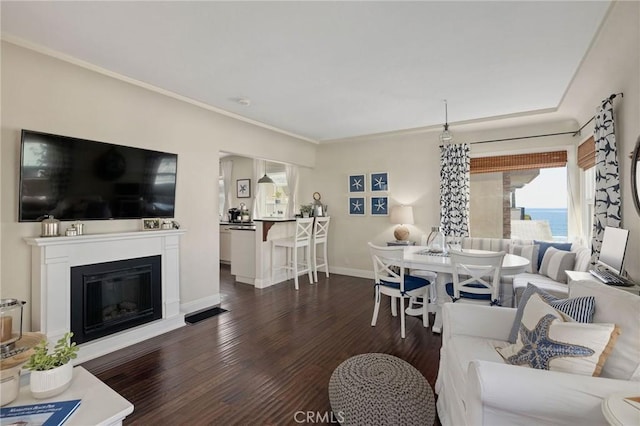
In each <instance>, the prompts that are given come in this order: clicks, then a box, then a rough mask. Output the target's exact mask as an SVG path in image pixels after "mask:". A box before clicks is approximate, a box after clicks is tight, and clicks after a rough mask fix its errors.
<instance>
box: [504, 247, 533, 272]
mask: <svg viewBox="0 0 640 426" xmlns="http://www.w3.org/2000/svg"><path fill="white" fill-rule="evenodd" d="M539 250H540V245H539V244H527V245H517V244H514V245H512V246H511V247H509V253H511V254H515V255H516V256H522V257H524V258H526V259H527V260H528V261H529V266H527V268H526V269H525V270H524V271H525V272H529V273H531V274H537V273H538V251H539Z"/></svg>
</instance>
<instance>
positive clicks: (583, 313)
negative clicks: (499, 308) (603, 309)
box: [509, 283, 596, 343]
mask: <svg viewBox="0 0 640 426" xmlns="http://www.w3.org/2000/svg"><path fill="white" fill-rule="evenodd" d="M534 294H539V295H540V297H541V298H542V300H544V301H545V302H547V303H548V304H549V305H551V306H552V307H553V308H555V309H557V310H558V311H560V312H562V313H563V314H566V315H568V316H569V317H570V318H571V319H572V320H574V321H577V322H583V323H590V322H593V314H594V313H595V311H596V299H595V297H593V296H583V297H575V298H573V299H560V298H558V297H556V296H554V295H553V294H550V293H547V292H546V291H544V290H542V289H540V288H538V287H536V286H535V285H533V284H531V283H529V284H527V288H525V289H524V292H522V297H520V302H519V303H518V310H517V311H516V317H515V320H514V321H513V326H512V327H511V333H509V342H510V343H515V342H516V340H517V338H518V330H520V322H521V321H522V314H523V312H524V307H525V306H526V305H527V302H528V301H529V298H530V297H531V296H532V295H534Z"/></svg>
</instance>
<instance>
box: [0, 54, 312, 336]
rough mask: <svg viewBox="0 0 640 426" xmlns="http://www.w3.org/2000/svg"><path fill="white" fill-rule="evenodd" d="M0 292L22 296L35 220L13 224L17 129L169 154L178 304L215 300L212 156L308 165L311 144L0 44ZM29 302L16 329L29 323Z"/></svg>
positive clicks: (100, 225) (135, 224) (127, 223)
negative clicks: (178, 230)
mask: <svg viewBox="0 0 640 426" xmlns="http://www.w3.org/2000/svg"><path fill="white" fill-rule="evenodd" d="M1 59H2V63H1V66H2V69H1V72H2V75H1V77H2V104H1V107H2V111H1V112H2V116H1V117H2V128H1V137H2V146H1V150H0V152H1V157H0V164H1V167H2V169H1V171H0V176H1V181H0V182H1V187H0V196H1V200H2V203H1V206H0V221H1V228H0V235H1V237H2V238H1V240H2V241H1V244H0V246H1V253H2V258H1V260H0V261H1V262H2V263H1V266H2V269H1V271H0V280H1V281H0V283H1V285H2V287H1V291H2V297H14V298H18V299H23V300H26V301H27V302H30V300H31V297H30V261H31V255H30V251H29V249H28V246H27V245H26V244H25V243H24V241H23V240H22V238H23V237H27V236H28V237H33V236H37V235H39V233H40V224H38V223H18V222H17V210H18V209H17V204H16V203H17V199H18V174H19V173H18V164H19V159H20V155H19V147H20V130H21V129H23V128H25V129H31V130H38V131H43V132H49V133H54V134H60V135H67V136H74V137H80V138H85V139H91V140H97V141H104V142H111V143H116V144H121V145H129V146H136V147H141V148H151V149H156V150H161V151H168V152H175V153H177V154H178V180H177V191H176V192H177V194H176V195H177V199H176V203H177V204H176V219H177V220H178V221H179V222H180V223H181V224H182V226H183V227H184V228H186V229H187V233H186V235H185V236H184V238H183V240H182V243H181V263H180V266H181V282H182V285H181V294H180V297H181V302H182V303H183V306H184V307H186V308H187V309H188V310H193V309H197V308H201V307H205V306H207V304H211V303H216V301H219V298H220V296H219V266H218V265H219V264H218V262H217V260H218V257H219V244H218V241H219V236H218V226H217V218H218V183H217V182H218V159H219V151H227V152H234V153H238V154H240V155H243V154H244V155H251V156H258V157H263V158H271V159H274V160H278V161H282V162H289V163H297V164H301V165H304V166H313V163H314V157H315V151H316V145H315V144H312V143H309V142H305V141H301V140H298V139H295V138H292V137H290V136H286V135H283V134H280V133H277V132H274V131H270V130H266V129H264V128H260V127H257V126H254V125H251V124H248V123H245V122H242V121H239V120H235V119H233V118H230V117H227V116H224V115H221V114H218V113H215V112H212V111H208V110H206V109H203V108H200V107H198V106H195V105H192V104H189V103H186V102H182V101H180V100H176V99H174V98H171V97H168V96H165V95H162V94H159V93H156V92H154V91H151V90H147V89H145V88H141V87H138V86H136V85H133V84H130V83H127V82H123V81H121V80H118V79H115V78H112V77H109V76H106V75H103V74H101V73H98V72H95V71H93V70H88V69H85V68H82V67H79V66H77V65H74V64H70V63H68V62H64V61H61V60H58V59H55V58H53V57H51V56H47V55H43V54H40V53H37V52H34V51H32V50H28V49H25V48H22V47H19V46H16V45H14V44H11V43H8V42H3V43H2V58H1ZM85 224H86V233H99V232H118V231H131V230H137V229H140V228H139V227H140V224H139V221H137V220H118V221H87V222H85ZM200 305H204V306H200ZM30 307H31V306H30V303H28V304H27V306H26V311H25V319H26V322H25V330H29V327H30V321H29V318H30Z"/></svg>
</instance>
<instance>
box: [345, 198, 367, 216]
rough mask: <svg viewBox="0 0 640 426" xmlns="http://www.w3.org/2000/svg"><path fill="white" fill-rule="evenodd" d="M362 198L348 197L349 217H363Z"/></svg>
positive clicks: (363, 203)
mask: <svg viewBox="0 0 640 426" xmlns="http://www.w3.org/2000/svg"><path fill="white" fill-rule="evenodd" d="M364 213H365V202H364V197H349V214H350V215H351V216H364Z"/></svg>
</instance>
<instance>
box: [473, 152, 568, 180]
mask: <svg viewBox="0 0 640 426" xmlns="http://www.w3.org/2000/svg"><path fill="white" fill-rule="evenodd" d="M566 165H567V151H553V152H536V153H531V154H518V155H498V156H495V157H481V158H472V159H471V173H472V174H474V173H494V172H506V171H510V170H529V169H544V168H550V167H564V166H566Z"/></svg>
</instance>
